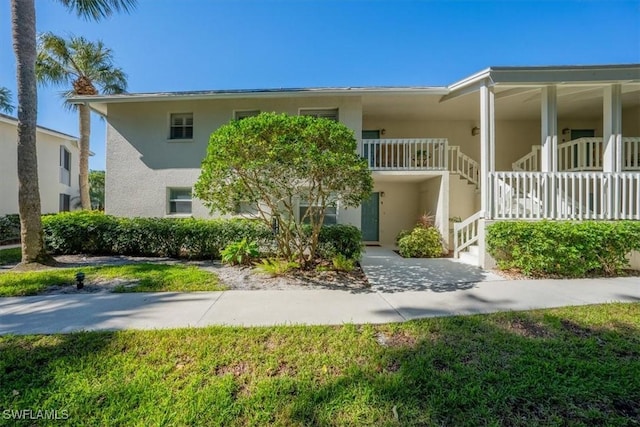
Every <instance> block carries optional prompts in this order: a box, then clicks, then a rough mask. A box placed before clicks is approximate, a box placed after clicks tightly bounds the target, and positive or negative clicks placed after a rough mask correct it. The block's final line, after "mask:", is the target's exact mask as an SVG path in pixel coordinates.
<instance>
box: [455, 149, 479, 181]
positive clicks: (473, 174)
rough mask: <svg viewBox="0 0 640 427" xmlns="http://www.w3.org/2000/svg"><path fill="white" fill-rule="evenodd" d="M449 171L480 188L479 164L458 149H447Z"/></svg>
mask: <svg viewBox="0 0 640 427" xmlns="http://www.w3.org/2000/svg"><path fill="white" fill-rule="evenodd" d="M449 171H451V172H453V173H457V174H459V175H460V176H461V177H463V178H465V179H466V180H467V181H468V182H469V183H471V184H474V185H475V186H476V188H478V187H479V186H480V179H479V174H480V164H479V163H478V162H476V161H475V160H473V159H472V158H471V157H469V156H467V155H466V154H464V153H463V152H462V151H460V147H458V146H457V145H452V146H450V147H449Z"/></svg>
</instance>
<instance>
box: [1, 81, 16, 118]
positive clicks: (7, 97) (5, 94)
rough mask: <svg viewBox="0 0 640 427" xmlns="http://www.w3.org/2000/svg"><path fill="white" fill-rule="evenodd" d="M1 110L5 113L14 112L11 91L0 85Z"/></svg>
mask: <svg viewBox="0 0 640 427" xmlns="http://www.w3.org/2000/svg"><path fill="white" fill-rule="evenodd" d="M0 111H3V112H5V113H11V112H13V105H12V104H11V91H10V90H9V89H7V88H6V87H0Z"/></svg>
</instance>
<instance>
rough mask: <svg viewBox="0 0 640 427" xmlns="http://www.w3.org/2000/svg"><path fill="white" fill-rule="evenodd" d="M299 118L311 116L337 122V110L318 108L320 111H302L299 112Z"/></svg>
mask: <svg viewBox="0 0 640 427" xmlns="http://www.w3.org/2000/svg"><path fill="white" fill-rule="evenodd" d="M300 115H301V116H311V117H315V118H317V119H319V118H322V119H329V120H333V121H334V122H337V121H338V109H337V108H320V109H302V110H300Z"/></svg>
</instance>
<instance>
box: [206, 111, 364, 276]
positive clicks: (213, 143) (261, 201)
mask: <svg viewBox="0 0 640 427" xmlns="http://www.w3.org/2000/svg"><path fill="white" fill-rule="evenodd" d="M356 148H357V145H356V140H355V138H354V135H353V131H351V130H350V129H349V128H347V127H346V126H345V125H343V124H341V123H338V122H334V121H332V120H328V119H322V118H314V117H308V116H289V115H286V114H276V113H262V114H260V115H258V116H256V117H250V118H246V119H243V120H236V121H232V122H230V123H228V124H227V125H224V126H222V127H221V128H219V129H218V130H217V131H215V132H214V133H213V134H212V135H211V139H210V141H209V146H208V150H207V155H206V157H205V159H204V160H203V162H202V172H201V175H200V178H199V179H198V182H197V183H196V185H195V194H196V196H197V197H198V198H200V199H201V200H203V201H204V204H205V205H206V206H207V207H209V208H210V209H211V210H213V211H219V212H222V213H236V212H237V209H238V206H239V205H240V204H241V203H248V204H251V205H253V206H254V207H255V208H256V210H257V212H258V216H259V217H260V218H261V219H262V220H263V221H264V222H266V223H267V224H271V223H272V221H273V218H274V217H276V218H278V220H279V223H280V227H279V232H278V233H277V236H276V240H277V242H278V251H279V253H280V255H281V256H283V257H285V258H288V259H296V258H297V260H298V261H299V262H301V264H303V265H304V264H306V263H307V262H308V261H309V260H313V259H314V257H315V253H316V249H317V242H318V235H319V232H320V228H321V226H322V224H323V221H324V216H325V210H326V208H327V207H330V206H338V207H340V208H346V207H356V206H359V204H360V202H361V201H362V200H363V199H365V198H366V197H368V196H369V194H370V192H371V189H372V185H373V184H372V178H371V172H370V170H369V168H368V165H367V162H366V161H365V160H363V159H362V158H361V157H360V156H358V154H357V153H356ZM301 203H302V204H303V206H308V208H307V209H306V210H305V209H299V206H300V205H301ZM305 223H308V224H309V226H307V227H305V226H304V224H305Z"/></svg>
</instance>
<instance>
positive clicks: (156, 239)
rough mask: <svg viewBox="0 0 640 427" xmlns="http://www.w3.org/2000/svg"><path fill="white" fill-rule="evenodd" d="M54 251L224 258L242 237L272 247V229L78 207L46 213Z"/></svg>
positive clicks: (243, 222)
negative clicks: (128, 215)
mask: <svg viewBox="0 0 640 427" xmlns="http://www.w3.org/2000/svg"><path fill="white" fill-rule="evenodd" d="M42 221H43V229H44V236H45V244H46V245H47V249H48V250H49V251H50V252H52V253H53V254H80V253H84V254H104V255H108V254H122V255H134V256H170V257H178V256H182V257H189V258H197V259H202V258H220V256H221V251H222V249H223V248H224V247H226V246H227V245H229V244H230V243H232V242H237V241H240V240H242V239H243V238H247V239H248V240H251V241H256V242H258V243H259V245H261V247H262V246H264V247H265V248H269V245H270V242H271V241H272V235H271V230H270V229H269V228H268V227H266V226H264V225H263V224H262V223H260V222H258V221H254V220H245V219H232V220H225V219H216V220H204V219H192V218H184V219H178V218H117V217H114V216H111V215H105V214H104V213H101V212H88V211H77V212H68V213H61V214H56V215H46V216H43V218H42Z"/></svg>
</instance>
